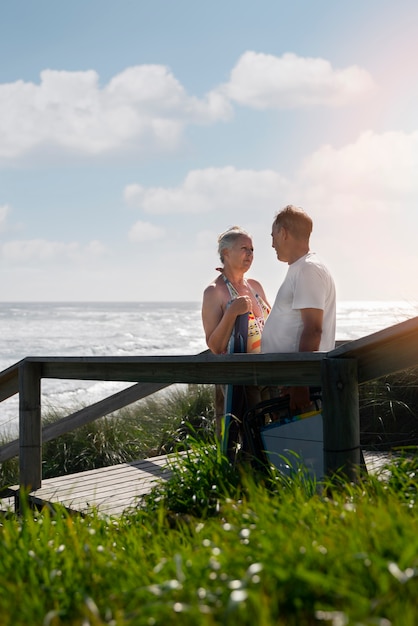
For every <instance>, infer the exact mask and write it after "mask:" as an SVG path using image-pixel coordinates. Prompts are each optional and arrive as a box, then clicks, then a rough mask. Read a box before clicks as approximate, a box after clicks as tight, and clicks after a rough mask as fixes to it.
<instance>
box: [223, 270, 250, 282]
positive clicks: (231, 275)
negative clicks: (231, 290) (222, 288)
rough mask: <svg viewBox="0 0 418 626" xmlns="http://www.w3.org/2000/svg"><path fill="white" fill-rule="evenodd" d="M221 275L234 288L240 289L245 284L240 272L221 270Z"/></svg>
mask: <svg viewBox="0 0 418 626" xmlns="http://www.w3.org/2000/svg"><path fill="white" fill-rule="evenodd" d="M222 274H223V275H224V276H225V278H227V279H228V280H229V282H230V283H232V284H233V285H234V287H242V286H244V285H246V284H247V281H246V280H245V278H244V274H243V273H242V272H233V271H231V270H230V269H225V268H224V269H223V272H222Z"/></svg>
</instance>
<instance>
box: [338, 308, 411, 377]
mask: <svg viewBox="0 0 418 626" xmlns="http://www.w3.org/2000/svg"><path fill="white" fill-rule="evenodd" d="M327 356H328V357H330V358H356V359H357V361H358V377H359V383H365V382H368V381H370V380H374V379H376V378H380V377H381V376H387V375H389V374H394V373H396V372H398V371H401V370H404V369H408V368H410V367H415V366H417V365H418V317H414V318H412V319H410V320H406V321H405V322H401V323H400V324H395V325H394V326H390V327H389V328H385V329H384V330H381V331H378V332H377V333H373V334H371V335H368V336H367V337H362V338H361V339H356V340H355V341H351V342H349V343H347V344H344V345H342V346H339V347H338V348H336V349H335V350H332V351H331V352H329V353H328V355H327Z"/></svg>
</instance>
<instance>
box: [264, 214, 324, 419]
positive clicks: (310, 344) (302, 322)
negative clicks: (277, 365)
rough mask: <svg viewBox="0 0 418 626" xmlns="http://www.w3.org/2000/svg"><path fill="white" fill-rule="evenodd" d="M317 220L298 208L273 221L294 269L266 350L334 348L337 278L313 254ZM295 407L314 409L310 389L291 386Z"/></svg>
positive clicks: (269, 323) (269, 324) (281, 253)
mask: <svg viewBox="0 0 418 626" xmlns="http://www.w3.org/2000/svg"><path fill="white" fill-rule="evenodd" d="M311 232H312V220H311V218H310V217H309V215H307V213H305V211H303V210H302V209H300V208H298V207H295V206H293V205H289V206H286V207H285V208H284V209H283V210H282V211H280V212H279V213H278V214H277V215H276V218H275V220H274V222H273V229H272V233H271V236H272V245H273V248H274V249H275V251H276V254H277V258H278V260H279V261H283V262H285V263H288V265H289V268H288V271H287V274H286V277H285V280H284V281H283V284H282V285H281V287H280V289H279V291H278V293H277V296H276V300H275V302H274V305H273V308H272V310H271V313H270V315H269V317H268V319H267V320H266V323H265V326H264V331H263V336H262V348H261V349H262V352H314V351H317V350H321V351H328V350H332V349H333V348H334V346H335V323H336V297H335V285H334V281H333V279H332V276H331V274H330V272H329V271H328V269H327V268H326V267H325V265H324V264H323V263H322V261H321V260H320V259H319V258H318V256H317V255H316V254H315V253H314V252H310V250H309V238H310V235H311ZM286 392H287V393H288V394H289V396H290V408H291V410H292V411H294V412H297V413H301V412H304V411H306V410H309V407H310V398H309V388H308V387H290V388H288V389H287V390H286Z"/></svg>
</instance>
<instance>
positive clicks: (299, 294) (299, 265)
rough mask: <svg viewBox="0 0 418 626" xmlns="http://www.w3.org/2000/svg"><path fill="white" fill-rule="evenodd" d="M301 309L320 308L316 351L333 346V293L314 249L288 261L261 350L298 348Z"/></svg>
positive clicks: (294, 349)
mask: <svg viewBox="0 0 418 626" xmlns="http://www.w3.org/2000/svg"><path fill="white" fill-rule="evenodd" d="M301 309H321V310H322V311H323V312H324V318H323V325H322V337H321V343H320V346H319V350H320V351H326V352H328V351H329V350H333V349H334V347H335V323H336V296H335V285H334V281H333V278H332V276H331V274H330V273H329V271H328V269H327V268H326V267H325V265H324V264H323V263H322V261H321V260H320V259H319V258H318V257H317V255H316V254H315V253H314V252H308V253H307V254H306V255H305V256H303V257H301V258H300V259H298V260H297V261H295V262H294V263H292V264H291V265H289V269H288V271H287V274H286V278H285V279H284V281H283V284H282V286H281V287H280V289H279V291H278V293H277V296H276V300H275V302H274V304H273V308H272V310H271V313H270V315H269V317H268V318H267V320H266V323H265V326H264V330H263V335H262V340H261V351H262V352H299V341H300V337H301V334H302V329H303V326H302V316H301V312H300V310H301Z"/></svg>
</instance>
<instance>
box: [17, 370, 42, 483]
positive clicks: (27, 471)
mask: <svg viewBox="0 0 418 626" xmlns="http://www.w3.org/2000/svg"><path fill="white" fill-rule="evenodd" d="M41 367H42V365H41V364H40V363H28V362H23V363H22V365H21V366H20V367H19V469H20V486H21V487H23V488H24V489H25V490H29V491H32V490H33V489H39V488H40V487H41V483H42V428H41Z"/></svg>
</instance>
